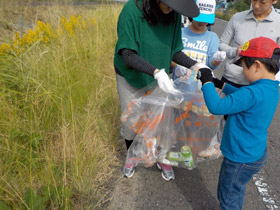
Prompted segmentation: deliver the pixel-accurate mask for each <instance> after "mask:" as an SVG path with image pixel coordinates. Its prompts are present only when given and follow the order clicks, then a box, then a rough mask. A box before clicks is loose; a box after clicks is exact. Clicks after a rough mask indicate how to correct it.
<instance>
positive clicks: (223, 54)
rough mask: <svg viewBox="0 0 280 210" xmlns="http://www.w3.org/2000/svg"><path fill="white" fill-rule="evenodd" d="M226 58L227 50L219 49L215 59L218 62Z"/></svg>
mask: <svg viewBox="0 0 280 210" xmlns="http://www.w3.org/2000/svg"><path fill="white" fill-rule="evenodd" d="M225 59H226V52H225V51H217V52H216V53H215V54H214V56H213V60H214V61H217V62H222V61H223V60H225Z"/></svg>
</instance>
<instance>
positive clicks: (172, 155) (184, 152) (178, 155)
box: [167, 146, 194, 169]
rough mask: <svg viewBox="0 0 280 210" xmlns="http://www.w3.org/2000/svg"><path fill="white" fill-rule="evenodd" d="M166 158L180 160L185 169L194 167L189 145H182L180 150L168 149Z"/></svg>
mask: <svg viewBox="0 0 280 210" xmlns="http://www.w3.org/2000/svg"><path fill="white" fill-rule="evenodd" d="M167 158H168V160H170V161H176V162H182V163H184V166H185V167H186V168H187V169H193V168H194V161H193V157H192V150H191V148H190V147H189V146H182V147H181V152H173V151H169V152H168V154H167Z"/></svg>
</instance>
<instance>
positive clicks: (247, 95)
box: [201, 82, 255, 115]
mask: <svg viewBox="0 0 280 210" xmlns="http://www.w3.org/2000/svg"><path fill="white" fill-rule="evenodd" d="M201 90H202V92H203V96H204V100H205V103H206V105H207V107H208V110H209V112H210V113H212V114H215V115H227V114H235V113H239V112H242V111H245V110H247V109H248V108H249V107H251V106H252V104H253V103H254V102H255V97H254V94H253V92H252V91H251V90H250V89H249V88H239V89H238V90H237V91H235V92H233V93H232V94H229V95H227V96H226V97H224V98H221V97H220V96H219V95H218V93H217V92H216V90H215V86H214V84H213V83H212V82H209V83H207V84H204V85H203V86H202V88H201Z"/></svg>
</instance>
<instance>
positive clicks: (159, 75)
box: [154, 69, 180, 94]
mask: <svg viewBox="0 0 280 210" xmlns="http://www.w3.org/2000/svg"><path fill="white" fill-rule="evenodd" d="M154 77H155V79H156V80H157V82H158V86H159V88H160V89H161V90H163V91H164V92H166V93H171V94H179V93H180V91H179V90H176V89H175V88H174V86H173V81H172V80H171V79H170V78H169V77H168V75H167V73H166V72H165V70H164V69H161V70H159V71H158V72H156V73H155V74H154Z"/></svg>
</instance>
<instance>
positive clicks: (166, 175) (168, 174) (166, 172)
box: [157, 163, 175, 181]
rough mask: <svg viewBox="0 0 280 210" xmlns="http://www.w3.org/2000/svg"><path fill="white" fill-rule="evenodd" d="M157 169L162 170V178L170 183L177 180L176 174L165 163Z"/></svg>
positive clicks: (158, 164) (158, 165)
mask: <svg viewBox="0 0 280 210" xmlns="http://www.w3.org/2000/svg"><path fill="white" fill-rule="evenodd" d="M157 167H158V169H159V170H161V176H162V178H163V179H165V180H166V181H170V180H171V179H175V174H174V171H173V169H172V167H171V166H169V165H165V164H163V163H157Z"/></svg>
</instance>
